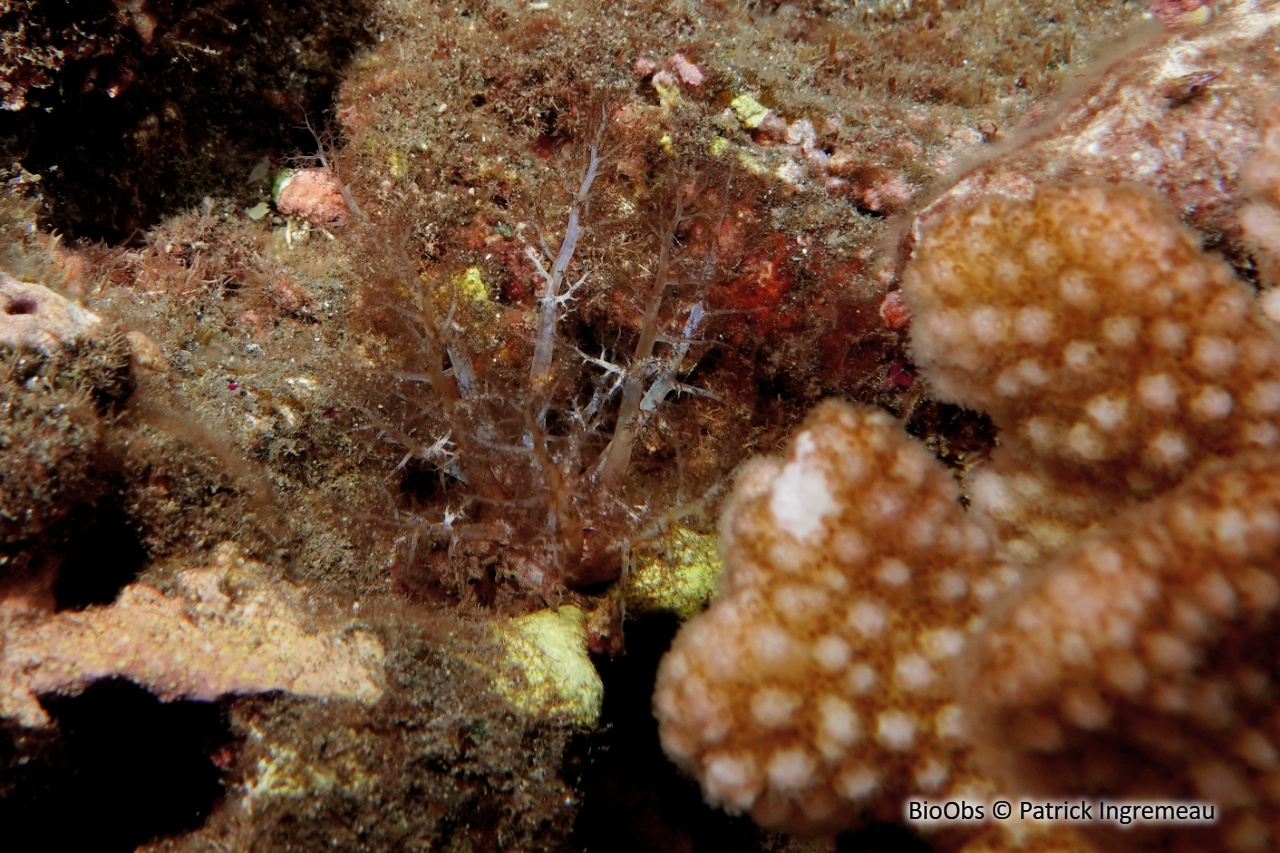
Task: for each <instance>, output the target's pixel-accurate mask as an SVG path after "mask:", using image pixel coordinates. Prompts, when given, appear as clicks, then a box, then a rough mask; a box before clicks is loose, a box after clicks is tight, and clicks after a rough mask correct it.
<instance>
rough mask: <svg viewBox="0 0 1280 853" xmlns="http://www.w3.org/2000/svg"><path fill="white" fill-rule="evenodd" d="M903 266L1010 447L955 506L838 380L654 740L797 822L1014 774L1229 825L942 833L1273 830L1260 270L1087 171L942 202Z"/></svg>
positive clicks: (956, 836)
mask: <svg viewBox="0 0 1280 853" xmlns="http://www.w3.org/2000/svg"><path fill="white" fill-rule="evenodd" d="M1271 120H1272V119H1267V121H1266V123H1265V126H1267V127H1270V121H1271ZM1261 139H1262V142H1263V143H1264V144H1263V145H1262V147H1261V148H1260V149H1257V150H1256V151H1255V153H1254V154H1253V155H1252V159H1251V162H1250V165H1249V166H1248V168H1247V169H1246V170H1245V174H1246V175H1247V176H1248V184H1249V186H1250V188H1251V190H1252V193H1253V196H1252V198H1253V201H1252V202H1251V205H1250V206H1249V207H1248V208H1247V210H1248V212H1249V213H1248V219H1247V222H1246V228H1247V231H1248V236H1249V239H1251V240H1253V241H1255V245H1256V247H1257V249H1258V251H1259V252H1260V253H1262V256H1263V257H1264V258H1269V257H1272V256H1273V253H1274V251H1275V250H1276V248H1277V246H1276V244H1275V243H1274V242H1273V238H1274V236H1275V234H1276V231H1275V230H1274V226H1273V223H1274V221H1275V219H1274V217H1275V212H1274V211H1275V208H1276V204H1277V202H1278V201H1280V198H1277V196H1276V195H1275V193H1274V188H1275V181H1274V174H1275V173H1274V171H1273V170H1274V164H1275V163H1276V162H1277V161H1276V157H1277V154H1280V151H1277V149H1276V146H1275V134H1274V130H1267V131H1266V132H1265V133H1264V134H1262V135H1261ZM1262 283H1263V284H1264V285H1265V286H1267V287H1268V288H1270V287H1272V286H1274V284H1275V282H1274V281H1273V280H1271V279H1270V278H1268V277H1267V275H1266V274H1264V276H1263V278H1262ZM901 289H902V294H903V300H902V301H903V303H904V304H905V306H906V307H907V308H909V309H910V311H911V314H912V320H911V328H910V342H911V351H912V353H913V356H914V359H915V362H916V364H917V365H918V366H919V368H920V369H921V371H922V375H923V377H924V378H925V380H926V381H927V382H928V383H929V384H930V386H931V387H932V389H933V390H934V392H935V393H936V394H938V395H939V396H941V397H942V398H944V399H948V400H951V401H954V402H956V403H960V404H963V405H966V406H970V407H974V408H979V409H982V410H985V411H987V412H989V413H990V414H991V416H992V418H993V420H994V421H995V423H996V425H997V426H998V427H999V428H1000V430H1001V440H1000V445H999V446H998V447H997V448H996V449H995V451H994V452H993V453H992V454H991V458H990V460H989V461H988V462H986V463H985V464H983V465H980V466H976V467H974V468H972V469H971V470H969V471H968V472H967V473H966V475H965V476H964V478H963V482H962V485H963V487H964V492H965V494H966V495H967V497H968V498H969V506H968V508H967V509H962V508H961V506H960V503H959V502H958V500H957V499H958V496H959V491H958V490H957V487H956V484H955V483H954V481H953V479H952V478H951V477H950V476H949V475H948V474H947V473H946V471H944V470H943V469H942V468H941V467H940V466H939V465H938V464H936V463H935V462H934V461H933V460H931V459H930V458H929V457H928V454H927V453H925V452H924V451H923V448H921V447H920V446H918V445H917V444H915V443H914V442H913V441H912V440H910V439H909V438H907V437H906V436H905V435H904V434H903V432H902V431H901V429H900V427H899V426H898V425H897V424H895V423H894V422H893V421H892V420H891V419H889V418H887V417H885V416H884V415H882V414H879V413H876V412H873V411H868V410H865V409H859V408H855V407H851V406H849V405H846V404H843V403H827V404H824V405H823V406H822V407H820V408H819V409H818V410H816V411H815V412H814V413H813V414H811V415H810V418H809V420H808V422H807V423H806V425H805V427H804V429H803V430H802V431H801V432H799V433H798V434H797V435H796V436H795V437H794V439H793V440H792V442H791V444H790V446H789V450H788V452H787V454H786V455H785V456H784V457H782V458H780V459H766V460H757V461H756V462H754V463H752V464H751V465H750V466H748V467H746V468H744V470H743V471H742V472H741V474H740V475H739V479H738V483H737V486H736V488H735V490H734V494H733V496H732V498H731V499H730V501H729V503H728V505H727V506H726V508H725V510H724V514H723V516H722V519H721V536H722V542H723V544H722V547H723V552H724V558H725V563H726V569H725V574H724V576H723V578H722V581H721V584H720V593H719V597H718V598H717V599H716V601H715V602H714V604H713V605H712V606H711V608H710V610H709V611H708V612H707V613H706V614H705V615H702V616H699V617H696V618H694V619H692V620H691V621H690V622H689V623H688V624H687V625H686V626H685V627H684V628H683V629H682V631H681V633H680V634H679V636H678V637H677V639H676V641H675V643H674V645H673V648H672V650H671V652H670V653H669V654H668V656H667V658H666V659H665V660H664V662H663V666H662V669H661V671H660V674H659V679H658V689H657V693H656V696H655V709H656V712H657V715H658V718H659V721H660V723H661V729H662V741H663V744H664V747H665V748H666V750H667V752H668V754H669V755H670V756H671V757H672V758H673V759H674V760H675V761H676V762H677V763H679V764H680V765H681V766H682V767H684V768H685V769H686V770H688V771H689V772H691V773H693V774H694V775H695V776H696V777H697V778H698V779H700V780H701V782H702V786H703V790H704V792H705V794H706V796H707V799H708V800H709V801H710V802H713V803H716V804H719V805H722V806H723V807H725V808H727V809H729V810H731V811H735V812H749V813H750V814H751V815H752V816H753V817H754V818H755V819H756V820H757V821H759V822H761V823H762V824H764V825H766V826H772V827H779V828H783V829H786V830H788V831H793V832H806V833H813V832H829V831H831V830H834V829H838V828H842V827H851V826H858V825H861V824H863V823H864V822H865V821H867V820H869V819H873V820H874V819H881V820H892V819H895V818H897V819H901V818H902V817H904V816H905V817H910V815H911V811H910V808H909V807H906V806H905V805H904V804H906V803H907V802H908V801H909V800H919V799H921V798H924V799H930V800H934V801H937V802H953V803H959V802H960V801H967V802H968V803H970V804H975V803H981V804H983V807H984V808H988V807H989V803H990V802H991V800H992V799H993V794H997V793H1006V794H1007V793H1011V792H1014V793H1017V794H1020V795H1031V794H1040V795H1060V796H1064V797H1080V796H1082V795H1087V796H1094V797H1102V798H1104V799H1105V800H1110V801H1113V802H1114V801H1116V800H1122V799H1127V800H1130V801H1163V802H1166V803H1170V802H1180V801H1181V802H1184V803H1191V802H1197V803H1200V804H1201V805H1202V806H1203V807H1204V808H1207V807H1209V806H1212V807H1213V810H1214V817H1215V821H1214V822H1213V823H1212V824H1209V825H1208V826H1203V827H1196V828H1194V829H1189V828H1188V827H1186V826H1183V825H1179V824H1178V823H1177V822H1176V821H1173V822H1171V823H1170V824H1168V825H1161V826H1157V827H1144V828H1142V829H1138V830H1132V831H1127V832H1124V833H1120V834H1113V833H1111V834H1109V833H1107V831H1106V830H1107V827H1108V824H1106V823H1105V822H1104V821H1106V820H1108V818H1103V819H1102V821H1099V822H1094V823H1087V822H1080V823H1071V822H1070V821H1065V820H1063V821H1058V822H1042V823H1036V822H1034V821H1031V822H1029V823H1023V822H1019V821H1018V820H1017V818H1018V817H1019V814H1018V811H1017V810H1016V809H1015V812H1014V819H1013V820H1011V821H1009V822H1000V821H997V822H995V823H994V824H991V823H988V824H979V823H977V822H974V823H972V824H970V823H964V822H960V823H947V822H945V821H943V822H939V823H937V824H931V823H930V822H929V821H923V822H922V825H923V826H926V827H927V826H930V825H932V826H933V827H934V829H935V831H937V832H938V834H937V836H936V838H935V844H936V845H937V846H938V847H939V849H948V850H949V849H964V850H997V849H998V850H1006V849H1008V850H1020V849H1026V850H1077V849H1091V848H1090V847H1089V846H1087V845H1088V844H1089V842H1088V841H1087V840H1086V839H1084V838H1082V837H1080V836H1079V835H1077V834H1076V830H1077V829H1081V830H1085V831H1086V832H1088V833H1090V834H1091V835H1093V836H1094V838H1095V840H1096V842H1097V844H1098V849H1105V850H1120V849H1126V850H1127V849H1157V848H1158V849H1162V850H1188V851H1189V850H1206V849H1213V850H1230V851H1243V850H1271V849H1275V844H1276V843H1277V840H1280V820H1277V815H1280V808H1277V803H1278V802H1280V729H1278V728H1277V724H1278V722H1280V716H1277V714H1278V711H1277V705H1276V694H1275V690H1276V687H1275V679H1276V677H1277V669H1276V658H1275V652H1274V637H1275V626H1276V624H1277V621H1276V614H1277V608H1280V572H1278V571H1277V557H1278V555H1280V463H1277V461H1276V460H1277V457H1276V447H1277V444H1278V443H1280V339H1278V338H1277V333H1276V329H1275V326H1274V324H1273V323H1272V321H1271V320H1269V319H1267V318H1266V316H1265V315H1264V313H1263V309H1265V308H1267V307H1269V305H1270V300H1271V298H1272V297H1271V296H1270V294H1271V293H1272V292H1273V291H1271V290H1269V289H1268V290H1266V291H1264V295H1263V297H1262V298H1261V299H1258V298H1255V293H1254V291H1253V290H1252V289H1251V288H1250V287H1249V286H1248V285H1247V284H1246V283H1245V282H1243V281H1241V280H1240V279H1239V278H1238V277H1237V275H1236V273H1235V272H1234V271H1233V270H1232V268H1231V267H1230V266H1228V265H1227V264H1226V263H1224V262H1223V261H1222V260H1221V258H1219V257H1216V256H1213V255H1210V254H1206V253H1205V252H1204V251H1203V250H1202V248H1201V238H1200V236H1199V235H1198V234H1196V233H1194V232H1192V231H1190V230H1188V229H1187V228H1186V227H1184V226H1183V225H1182V224H1181V223H1179V222H1178V221H1177V219H1176V217H1175V216H1174V215H1173V213H1172V212H1171V211H1170V210H1169V209H1168V207H1167V205H1166V203H1165V202H1164V201H1163V200H1162V199H1161V198H1160V197H1158V196H1157V195H1156V194H1155V193H1153V192H1151V191H1150V190H1148V189H1145V188H1140V187H1136V186H1132V185H1105V184H1098V183H1089V182H1080V183H1075V184H1065V185H1053V184H1047V185H1043V186H1040V187H1037V188H1035V189H1034V190H1032V191H1031V192H1029V193H1024V194H1023V197H1021V198H1010V197H1008V196H1007V195H1002V194H996V195H992V196H990V197H987V198H984V199H981V200H979V201H978V202H977V203H975V204H972V205H970V206H967V207H963V206H956V207H953V208H952V209H951V210H950V211H948V212H943V213H941V214H940V215H938V216H936V217H934V218H933V220H932V221H931V222H930V223H929V224H928V226H927V227H925V228H923V229H921V232H920V234H919V238H918V240H917V242H916V244H915V246H914V249H913V254H912V258H911V260H910V261H909V262H908V264H907V266H906V268H905V270H904V272H903V274H902V277H901ZM894 310H895V311H896V310H897V309H896V308H895V309H894ZM1198 808H1199V807H1198ZM1041 812H1042V813H1040V814H1032V815H1026V814H1025V813H1024V814H1023V816H1025V817H1033V818H1034V817H1045V816H1047V815H1048V813H1046V812H1044V811H1043V810H1041ZM1105 814H1107V815H1112V816H1113V817H1114V816H1115V815H1116V814H1119V813H1114V814H1113V812H1111V811H1107V812H1105ZM946 816H947V817H955V815H946ZM1129 819H1130V817H1125V818H1124V822H1126V823H1127V822H1128V820H1129ZM1119 822H1120V821H1119V820H1118V819H1117V820H1112V822H1111V824H1110V825H1111V826H1114V825H1116V824H1118V823H1119ZM1152 845H1154V847H1153V846H1152Z"/></svg>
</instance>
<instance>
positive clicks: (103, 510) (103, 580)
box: [53, 501, 147, 610]
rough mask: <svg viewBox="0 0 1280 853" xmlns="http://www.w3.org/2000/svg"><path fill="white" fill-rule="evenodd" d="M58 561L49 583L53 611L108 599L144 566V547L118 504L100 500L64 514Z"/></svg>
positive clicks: (102, 601)
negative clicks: (62, 542)
mask: <svg viewBox="0 0 1280 853" xmlns="http://www.w3.org/2000/svg"><path fill="white" fill-rule="evenodd" d="M65 528H66V530H67V531H68V532H67V533H66V534H65V536H64V544H63V547H62V549H61V553H60V557H61V564H60V565H59V567H58V577H57V580H56V581H54V584H53V596H54V601H55V604H56V606H57V608H58V609H59V610H82V609H84V608H86V607H90V606H92V605H95V604H110V603H111V602H113V601H115V598H116V596H117V595H118V594H119V592H120V590H121V589H123V588H124V587H125V586H126V585H128V584H129V583H132V582H133V580H134V579H135V578H136V577H137V576H138V574H139V573H140V572H141V571H142V569H143V567H144V566H145V565H146V560H147V550H146V548H145V547H144V546H143V544H142V539H141V537H140V536H139V533H138V531H137V529H136V528H135V527H134V525H133V523H132V522H131V521H130V519H129V517H128V516H127V515H126V514H125V513H124V511H123V510H121V509H120V508H119V507H118V506H116V505H114V504H113V503H111V502H109V501H104V502H102V503H99V504H97V505H95V506H86V507H81V508H79V509H78V510H77V511H76V512H75V513H73V514H72V516H71V517H70V518H68V519H67V522H66V524H65Z"/></svg>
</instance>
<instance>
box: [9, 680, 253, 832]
mask: <svg viewBox="0 0 1280 853" xmlns="http://www.w3.org/2000/svg"><path fill="white" fill-rule="evenodd" d="M41 704H42V705H43V706H44V709H45V711H46V712H48V714H49V715H50V716H51V717H52V718H53V721H54V723H55V725H56V727H57V732H58V735H57V736H56V737H54V738H52V739H47V740H46V739H43V738H40V739H36V738H27V739H22V740H23V743H22V744H21V746H19V745H18V744H17V742H16V740H15V739H14V738H12V737H10V736H0V741H5V743H0V826H3V827H4V843H3V846H4V849H5V850H7V851H14V853H25V851H35V850H93V851H96V853H115V851H120V853H128V851H132V850H134V849H135V848H137V847H138V845H140V844H144V843H146V842H148V841H150V840H152V839H156V838H160V837H164V836H172V835H176V834H179V833H183V832H189V831H191V830H193V829H196V828H198V827H199V826H200V825H201V824H202V823H203V822H204V820H205V818H206V817H208V815H209V814H210V812H211V811H212V810H213V808H214V806H215V804H216V803H217V802H218V800H219V799H220V798H221V797H222V795H223V793H224V792H223V785H222V782H221V779H220V775H219V771H218V769H217V768H216V767H215V766H214V765H213V763H212V762H211V761H210V759H209V755H211V754H212V753H213V752H214V751H215V750H217V749H219V748H220V747H223V746H225V745H227V744H229V743H230V742H231V740H232V738H231V735H230V731H229V729H228V727H227V724H226V722H225V721H224V720H223V715H222V711H221V708H220V706H218V705H216V704H210V703H204V702H172V703H168V704H165V703H162V702H160V701H159V700H157V699H156V698H155V697H153V696H152V695H150V694H149V693H147V692H146V691H144V690H142V689H141V688H139V687H137V686H136V685H134V684H132V683H130V682H127V681H106V682H99V683H97V684H94V685H92V686H91V687H89V688H88V689H87V690H86V691H85V692H84V693H82V694H81V695H79V696H74V697H44V698H43V699H42V700H41ZM37 740H42V741H43V742H42V743H40V744H39V745H38V746H35V748H34V749H33V750H32V753H31V754H25V753H27V750H28V749H31V748H32V747H33V746H34V745H35V742H36V741H37ZM22 747H26V749H23V748H22Z"/></svg>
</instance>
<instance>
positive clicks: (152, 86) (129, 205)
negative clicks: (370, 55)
mask: <svg viewBox="0 0 1280 853" xmlns="http://www.w3.org/2000/svg"><path fill="white" fill-rule="evenodd" d="M126 5H129V4H120V3H116V4H110V3H98V2H93V3H83V4H80V5H79V6H76V5H75V4H62V3H49V2H40V3H37V2H34V0H24V2H23V3H20V4H19V6H20V8H19V9H18V10H17V11H16V12H14V13H13V14H16V15H18V16H19V17H21V16H22V15H26V16H27V17H28V18H29V20H28V21H26V22H25V23H26V24H28V25H29V26H27V28H26V29H24V30H23V31H22V32H23V33H24V36H23V37H22V38H21V39H18V37H17V36H15V37H13V38H14V39H15V40H16V43H14V44H10V45H9V46H10V47H11V49H13V50H15V51H18V52H19V53H21V54H23V55H24V56H26V57H29V58H30V59H31V61H32V62H35V57H39V56H43V55H45V54H48V55H49V56H55V55H56V56H58V57H65V61H58V62H51V61H50V62H46V63H45V67H42V68H40V69H39V70H40V76H39V80H35V81H34V84H33V85H31V86H30V87H29V88H25V87H24V91H23V100H25V106H23V107H22V108H19V109H8V110H3V111H0V158H3V162H5V163H10V162H13V161H18V162H20V163H21V164H22V167H23V168H24V169H26V170H27V172H29V173H31V174H33V175H35V176H38V178H39V181H40V182H39V185H38V186H39V192H40V193H41V194H42V196H43V201H44V209H43V213H42V218H44V219H45V220H46V221H47V223H48V225H49V226H50V227H52V228H54V229H56V230H58V231H61V232H63V233H65V234H67V235H68V236H69V237H72V238H86V239H105V240H110V241H120V240H125V239H128V238H129V237H130V236H131V235H133V234H136V233H137V232H139V231H140V230H145V229H146V228H149V227H150V226H152V225H154V224H155V223H156V222H158V221H159V220H160V219H161V218H162V217H164V216H166V215H169V214H172V213H175V212H178V211H181V210H185V209H187V208H189V207H190V206H192V205H194V204H196V203H198V202H199V201H200V199H201V198H203V197H204V196H207V195H227V196H230V197H233V198H237V200H244V201H248V200H250V197H253V196H260V195H261V193H262V192H263V191H264V188H263V187H262V186H255V187H251V186H249V185H248V178H249V175H250V173H251V172H252V170H253V168H254V165H255V164H256V163H258V162H259V161H261V159H262V158H263V157H271V158H273V159H274V160H281V159H283V158H285V157H287V156H289V155H292V154H295V153H297V152H299V151H302V152H311V151H314V149H315V146H316V142H315V139H314V137H313V136H312V135H311V132H310V130H309V129H308V128H307V126H306V121H307V120H308V119H309V120H310V121H311V123H312V124H313V125H315V124H317V123H323V121H324V117H325V116H326V114H327V113H328V112H329V111H330V110H331V108H332V104H333V95H334V90H335V87H336V85H337V83H338V80H339V74H340V72H341V70H342V67H343V65H344V64H345V62H346V61H347V59H348V58H349V57H350V56H351V55H352V54H353V53H354V52H355V51H356V50H358V49H359V48H360V47H361V46H362V45H363V44H367V43H368V42H369V40H370V38H371V35H370V33H369V31H368V27H369V23H368V21H369V10H370V8H371V3H370V2H369V0H326V2H322V3H314V4H313V3H307V2H303V0H286V2H280V3H269V2H265V0H231V2H226V0H171V2H157V3H148V4H139V7H140V8H141V11H140V12H138V13H137V14H135V15H132V16H130V15H125V14H122V12H123V10H124V7H125V6H126ZM54 17H57V18H58V20H56V21H55V20H53V18H54ZM13 25H14V24H12V23H11V22H9V20H8V18H6V17H4V15H3V14H0V26H13ZM15 61H16V60H15ZM33 79H34V78H33ZM40 80H42V81H43V83H41V82H39V81H40Z"/></svg>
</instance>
